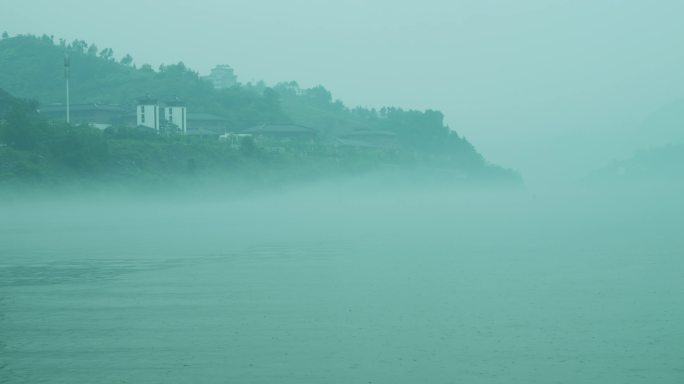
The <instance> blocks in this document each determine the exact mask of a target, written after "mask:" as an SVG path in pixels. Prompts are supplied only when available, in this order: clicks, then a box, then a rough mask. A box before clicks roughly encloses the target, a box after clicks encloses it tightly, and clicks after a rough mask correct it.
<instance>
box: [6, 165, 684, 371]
mask: <svg viewBox="0 0 684 384" xmlns="http://www.w3.org/2000/svg"><path fill="white" fill-rule="evenodd" d="M428 179H429V180H426V178H422V179H421V178H420V177H419V176H418V175H412V176H410V175H405V177H396V175H392V176H387V175H385V176H384V177H383V176H380V175H373V176H372V177H371V176H369V177H357V178H347V179H344V178H341V179H335V180H329V181H325V182H315V183H308V184H301V185H297V186H287V187H285V186H280V187H278V188H265V189H257V190H254V189H252V190H249V191H247V190H244V191H241V192H240V193H235V191H233V193H231V191H229V190H225V189H220V188H218V187H216V186H211V187H208V186H206V185H202V186H201V187H200V186H198V187H196V188H186V189H183V190H182V193H179V192H178V191H175V192H174V191H173V190H171V191H164V190H157V191H154V192H153V191H147V192H146V193H141V194H139V195H135V194H132V193H111V194H107V193H106V192H103V191H102V190H98V191H97V193H92V194H91V193H89V192H81V193H73V194H71V195H69V194H60V195H56V196H52V197H50V196H49V194H39V195H34V196H28V197H23V198H19V197H16V196H14V197H13V198H12V199H11V200H6V202H5V203H3V204H2V206H0V212H1V215H0V255H2V261H1V263H0V286H1V287H2V290H1V291H0V313H2V316H0V339H1V340H2V341H3V343H2V344H1V345H0V354H2V356H4V358H3V360H4V367H3V368H2V369H0V375H2V374H4V375H9V376H6V377H12V378H15V379H16V378H20V379H23V380H25V381H30V382H37V381H41V380H45V379H48V378H49V379H50V380H52V381H65V382H66V381H68V382H71V383H78V382H84V383H85V382H104V381H108V380H110V379H112V378H116V380H122V381H126V380H128V381H131V382H162V381H163V382H166V383H169V382H178V383H181V382H187V381H192V380H196V379H198V378H201V381H203V382H217V383H218V382H226V381H249V382H274V381H275V382H281V383H290V382H291V383H301V382H314V381H316V382H320V381H323V382H353V381H361V380H363V381H364V382H394V383H400V382H406V383H409V382H410V383H414V382H448V381H449V380H452V379H453V378H461V379H463V380H464V381H465V382H474V383H480V382H481V383H492V382H502V383H503V382H529V381H534V380H536V379H538V378H539V377H544V378H545V380H546V379H550V378H558V379H559V380H560V379H562V380H567V382H630V383H632V382H633V383H636V382H653V381H654V380H655V381H657V382H676V379H677V378H681V377H682V371H681V359H680V357H681V355H682V353H684V349H682V346H683V345H684V339H682V334H681V332H680V324H681V323H682V321H684V311H682V309H681V308H684V306H682V304H684V303H683V302H682V296H681V294H680V293H681V291H682V288H683V287H682V278H683V277H684V276H683V275H682V273H681V270H682V269H681V267H682V265H683V263H682V261H681V258H680V257H679V256H680V253H681V250H682V249H684V239H683V238H682V237H681V235H680V233H679V232H680V228H682V224H683V223H682V221H683V219H682V217H684V216H683V215H682V213H684V212H682V211H683V210H684V209H683V208H682V205H681V204H679V203H680V196H681V194H680V191H677V190H676V189H672V190H665V189H661V190H658V191H653V190H652V189H643V188H641V189H640V188H624V187H620V188H612V189H611V188H607V187H602V188H600V189H592V188H590V187H588V186H587V185H584V186H582V187H578V188H575V189H568V188H565V189H562V190H561V189H554V188H547V189H545V190H544V192H543V193H539V192H536V191H533V190H526V189H524V188H499V187H479V188H475V187H471V188H465V187H464V186H463V185H459V184H458V183H450V182H446V181H441V182H437V181H436V180H435V179H434V178H428ZM656 192H657V193H656Z"/></svg>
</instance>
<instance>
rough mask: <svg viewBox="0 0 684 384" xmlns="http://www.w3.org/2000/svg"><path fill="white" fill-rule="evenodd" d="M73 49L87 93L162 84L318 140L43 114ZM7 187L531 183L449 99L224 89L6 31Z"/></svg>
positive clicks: (107, 98) (89, 99) (246, 121)
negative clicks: (372, 103)
mask: <svg viewBox="0 0 684 384" xmlns="http://www.w3.org/2000/svg"><path fill="white" fill-rule="evenodd" d="M65 51H66V52H68V53H69V55H70V57H71V63H72V64H71V65H72V68H73V69H72V73H73V80H72V83H73V84H74V86H73V94H74V95H75V96H74V98H75V102H78V103H110V104H117V105H126V106H132V105H134V103H135V102H136V98H138V97H141V96H144V95H148V94H153V95H155V96H159V97H167V98H170V97H175V98H181V99H182V100H184V101H186V102H187V104H188V108H189V109H192V110H193V111H197V112H201V113H212V114H216V115H217V116H220V117H221V118H223V119H225V121H226V127H225V130H226V131H227V132H228V131H230V132H235V133H240V132H241V131H244V130H245V129H247V128H249V127H252V126H255V125H259V124H297V125H302V126H307V127H313V128H314V129H316V130H317V132H318V135H317V137H316V140H315V141H298V140H289V139H276V138H273V137H260V136H254V137H252V136H250V137H246V138H243V139H242V140H240V141H239V142H225V141H219V140H216V139H208V138H206V137H193V136H189V135H187V136H186V135H179V134H158V133H156V132H150V131H149V130H145V129H141V128H140V127H130V126H123V125H119V126H117V125H113V126H111V127H108V128H106V129H100V128H95V127H92V126H89V125H85V124H82V125H78V124H66V123H64V122H60V121H54V120H50V119H48V118H46V117H45V116H42V115H41V114H40V113H39V112H38V111H39V109H40V106H41V105H50V104H54V103H56V102H61V101H62V98H63V94H62V93H63V76H62V73H61V70H62V67H61V61H62V60H63V55H64V52H65ZM0 68H2V71H0V188H3V187H4V188H8V187H9V188H11V189H16V188H19V189H30V188H32V187H33V186H51V187H56V188H57V187H60V186H64V185H103V186H113V187H117V188H119V187H120V188H127V187H126V186H127V185H129V184H139V185H140V186H141V187H143V188H148V187H149V188H156V187H160V188H172V187H174V186H178V187H181V186H183V185H184V184H193V183H197V184H203V183H204V184H206V183H213V184H216V185H220V184H226V185H228V184H232V185H237V184H241V185H250V186H269V185H285V184H289V183H293V182H300V181H319V180H325V179H330V178H335V177H348V176H351V177H357V176H360V175H370V174H380V173H387V174H389V175H394V176H390V178H392V177H393V178H395V179H396V180H402V182H407V183H411V182H416V183H421V182H425V183H430V182H436V183H439V182H449V183H451V182H453V183H454V185H462V186H466V185H492V184H494V185H508V186H521V185H522V179H521V177H520V176H519V175H518V173H516V172H515V171H512V170H509V169H505V168H502V167H499V166H496V165H492V164H489V163H488V162H487V161H486V160H485V159H484V157H483V156H481V155H480V154H479V153H478V152H477V151H476V150H475V148H474V147H473V146H472V145H471V144H470V143H469V142H468V141H467V140H466V139H465V138H463V137H461V136H459V135H458V134H457V133H456V132H455V131H453V130H451V129H450V128H449V127H448V126H446V125H445V124H444V117H443V115H442V114H441V113H440V112H438V111H430V110H428V111H412V110H402V109H399V108H382V109H380V110H376V109H367V108H348V107H346V106H345V105H344V104H343V103H342V102H341V101H339V100H333V98H332V96H331V94H330V92H329V91H327V90H326V89H325V88H323V87H315V88H311V89H300V88H299V86H298V85H297V83H294V82H291V83H282V84H278V85H276V86H274V87H268V86H266V85H265V84H263V83H258V84H251V83H249V84H237V85H236V86H233V87H230V88H228V89H220V90H217V89H214V88H213V87H212V86H211V84H210V83H209V82H207V81H206V80H204V79H202V78H201V77H200V76H199V74H198V73H196V72H194V71H192V70H190V69H188V68H186V67H185V65H184V64H183V63H179V64H176V65H170V66H161V67H160V69H159V70H158V71H157V70H153V69H152V68H151V67H150V66H148V65H143V66H141V67H140V68H138V67H136V66H135V64H133V62H132V58H131V57H130V56H129V55H126V56H125V57H124V59H122V60H120V61H116V60H115V59H114V58H113V52H112V51H111V49H104V50H102V51H99V50H98V49H97V47H96V46H95V45H94V44H92V45H88V44H87V43H86V42H84V41H79V40H76V41H74V42H72V43H66V42H64V41H60V42H58V43H56V42H55V41H54V39H53V38H51V37H48V36H42V37H36V36H30V35H20V36H16V37H5V38H4V39H2V40H0ZM350 132H351V133H357V134H358V133H364V132H388V134H391V135H392V137H393V138H394V137H396V145H393V146H373V145H370V146H358V145H339V144H338V143H337V142H336V141H335V138H336V137H339V136H340V135H345V134H349V133H350Z"/></svg>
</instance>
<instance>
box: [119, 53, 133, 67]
mask: <svg viewBox="0 0 684 384" xmlns="http://www.w3.org/2000/svg"><path fill="white" fill-rule="evenodd" d="M121 64H123V65H125V66H131V64H133V57H132V56H131V55H130V54H126V56H124V57H123V58H122V59H121Z"/></svg>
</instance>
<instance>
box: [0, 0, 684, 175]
mask: <svg viewBox="0 0 684 384" xmlns="http://www.w3.org/2000/svg"><path fill="white" fill-rule="evenodd" d="M63 9H78V12H59V14H60V17H55V15H56V14H58V13H57V12H58V11H60V10H63ZM682 14H684V3H682V2H681V1H677V0H662V1H658V2H652V1H646V0H635V1H629V2H619V1H603V2H596V1H590V0H578V1H573V2H568V1H561V0H526V1H517V2H510V1H503V0H500V1H496V0H489V1H474V0H461V1H443V0H426V1H423V2H396V1H389V0H378V1H373V2H367V1H361V0H351V1H344V2H339V1H308V0H294V1H288V2H281V1H267V0H256V1H233V2H223V1H217V0H199V1H194V2H185V1H179V0H169V1H165V2H163V3H161V2H156V1H133V0H120V1H117V2H83V1H77V0H64V1H60V2H53V1H48V0H29V1H19V0H6V1H3V2H2V4H0V24H1V25H2V29H7V30H8V31H9V32H10V33H12V34H17V33H35V34H42V33H47V34H54V35H55V37H57V38H60V37H62V38H65V39H67V40H69V41H70V40H72V39H74V38H83V39H86V40H88V41H89V42H96V43H97V44H98V45H99V46H101V47H112V48H113V49H114V51H115V54H116V56H117V57H121V56H123V55H124V54H126V53H130V54H131V55H132V56H133V57H134V58H135V61H136V63H138V64H143V63H150V64H152V65H154V66H157V65H159V64H161V63H175V62H178V61H181V60H182V61H184V62H185V63H186V64H187V65H188V66H190V67H192V68H195V69H197V70H199V71H200V72H202V73H207V72H208V71H209V69H210V68H211V67H213V66H214V65H215V64H220V63H227V64H230V65H232V66H233V67H234V68H235V69H236V71H237V74H238V75H239V77H240V80H241V81H250V80H254V81H258V80H261V79H263V80H265V81H266V82H268V83H269V84H273V83H277V82H280V81H289V80H297V81H299V82H300V84H302V86H305V87H308V86H314V85H318V84H323V85H325V86H326V87H327V88H328V89H330V90H331V91H332V92H333V94H334V96H335V97H337V98H340V99H342V100H344V101H345V102H346V103H347V104H349V105H364V106H382V105H396V106H401V107H405V108H417V109H427V108H433V109H439V110H442V111H444V113H445V115H446V119H447V122H448V123H449V125H450V126H451V127H452V128H454V129H456V130H457V131H458V132H460V133H462V134H464V135H465V136H466V137H467V138H469V139H470V141H471V142H473V143H474V144H475V145H476V146H477V147H478V148H480V149H481V150H482V152H483V154H484V155H485V156H486V157H487V158H489V159H491V160H492V161H493V162H496V163H501V164H506V165H508V166H511V167H514V168H516V169H520V170H521V171H522V172H523V174H525V175H526V177H527V178H528V179H529V180H532V181H534V180H535V179H538V180H549V179H562V178H566V177H575V176H579V175H581V174H583V173H584V172H585V171H588V170H590V169H593V168H594V167H595V166H597V165H599V164H601V163H605V162H609V161H610V160H611V159H613V158H620V157H626V156H628V155H629V154H630V153H631V152H633V151H634V150H636V149H638V148H640V147H641V145H640V143H641V140H643V139H644V138H645V137H646V136H647V135H643V134H635V133H634V132H635V131H636V130H637V128H638V126H639V124H640V123H641V122H643V121H645V120H647V119H648V116H650V115H651V114H653V113H655V112H656V111H658V110H659V109H661V108H664V107H665V106H667V105H670V104H671V103H673V102H675V101H676V100H678V99H680V98H681V97H682V89H684V76H682V71H681V68H683V67H684V65H683V64H684V51H683V50H677V49H672V47H680V46H682V43H684V24H682V23H681V20H680V19H681V15H682ZM665 139H666V140H667V139H669V137H665ZM673 140H674V139H673ZM578 148H582V149H581V150H579V149H578ZM580 151H581V156H579V155H578V152H580ZM542 160H543V161H542Z"/></svg>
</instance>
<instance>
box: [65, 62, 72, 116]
mask: <svg viewBox="0 0 684 384" xmlns="http://www.w3.org/2000/svg"><path fill="white" fill-rule="evenodd" d="M70 70H71V59H70V58H69V54H68V53H65V54H64V79H65V80H66V122H67V124H69V123H70V122H71V110H70V107H71V105H70V104H69V77H70V75H71V74H70V73H69V72H70Z"/></svg>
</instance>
